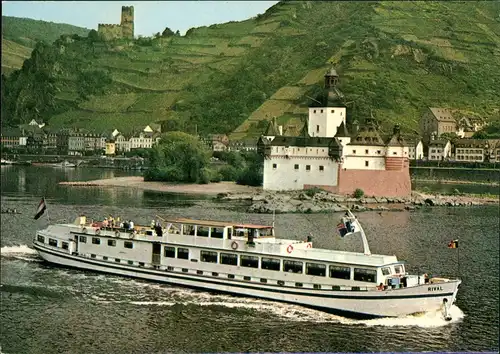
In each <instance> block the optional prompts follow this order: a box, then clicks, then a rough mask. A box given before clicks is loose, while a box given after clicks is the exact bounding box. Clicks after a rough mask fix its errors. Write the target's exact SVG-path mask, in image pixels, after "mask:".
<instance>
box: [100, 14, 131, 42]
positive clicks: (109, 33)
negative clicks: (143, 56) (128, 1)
mask: <svg viewBox="0 0 500 354" xmlns="http://www.w3.org/2000/svg"><path fill="white" fill-rule="evenodd" d="M97 33H99V36H100V37H101V38H102V39H103V40H105V41H110V40H114V39H122V38H124V39H134V7H133V6H122V19H121V22H120V24H119V25H114V24H107V23H99V26H98V27H97Z"/></svg>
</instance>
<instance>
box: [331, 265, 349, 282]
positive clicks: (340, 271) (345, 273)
mask: <svg viewBox="0 0 500 354" xmlns="http://www.w3.org/2000/svg"><path fill="white" fill-rule="evenodd" d="M330 278H338V279H348V280H349V279H351V268H349V267H339V266H333V265H331V266H330Z"/></svg>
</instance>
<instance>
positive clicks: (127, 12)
mask: <svg viewBox="0 0 500 354" xmlns="http://www.w3.org/2000/svg"><path fill="white" fill-rule="evenodd" d="M120 26H121V27H122V34H123V38H128V39H133V38H134V7H133V6H122V21H121V23H120Z"/></svg>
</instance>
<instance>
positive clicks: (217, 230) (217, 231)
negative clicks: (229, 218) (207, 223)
mask: <svg viewBox="0 0 500 354" xmlns="http://www.w3.org/2000/svg"><path fill="white" fill-rule="evenodd" d="M210 237H214V238H223V237H224V228H223V227H212V231H211V232H210Z"/></svg>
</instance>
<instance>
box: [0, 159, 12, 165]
mask: <svg viewBox="0 0 500 354" xmlns="http://www.w3.org/2000/svg"><path fill="white" fill-rule="evenodd" d="M0 164H2V165H13V164H14V161H11V160H6V159H1V160H0Z"/></svg>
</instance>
